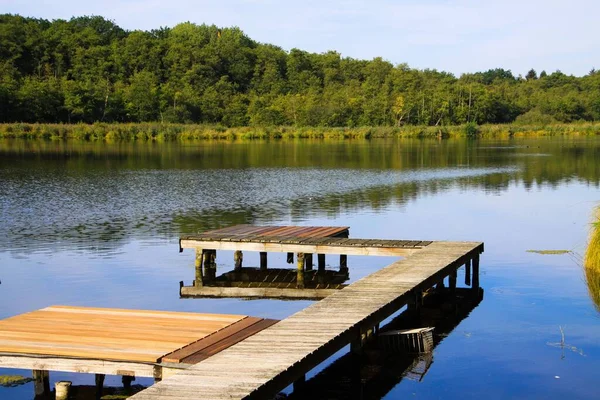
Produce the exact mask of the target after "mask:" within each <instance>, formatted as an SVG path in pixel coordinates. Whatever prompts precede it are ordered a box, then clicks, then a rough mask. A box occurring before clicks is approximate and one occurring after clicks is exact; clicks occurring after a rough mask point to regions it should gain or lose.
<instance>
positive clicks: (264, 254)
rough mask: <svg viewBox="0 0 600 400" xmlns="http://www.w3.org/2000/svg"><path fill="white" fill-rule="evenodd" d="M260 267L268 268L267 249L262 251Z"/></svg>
mask: <svg viewBox="0 0 600 400" xmlns="http://www.w3.org/2000/svg"><path fill="white" fill-rule="evenodd" d="M260 269H262V270H265V269H267V252H266V251H261V252H260Z"/></svg>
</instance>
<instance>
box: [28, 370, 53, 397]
mask: <svg viewBox="0 0 600 400" xmlns="http://www.w3.org/2000/svg"><path fill="white" fill-rule="evenodd" d="M32 376H33V390H34V393H35V397H36V398H42V397H46V396H49V395H50V374H49V373H48V371H44V370H40V369H34V370H33V375H32Z"/></svg>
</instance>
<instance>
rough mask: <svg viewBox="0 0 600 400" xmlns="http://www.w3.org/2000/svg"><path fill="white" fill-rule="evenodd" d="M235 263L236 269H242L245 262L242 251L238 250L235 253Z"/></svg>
mask: <svg viewBox="0 0 600 400" xmlns="http://www.w3.org/2000/svg"><path fill="white" fill-rule="evenodd" d="M233 261H234V262H235V269H236V270H240V269H242V264H243V262H244V253H243V252H242V251H241V250H237V251H236V252H235V253H233Z"/></svg>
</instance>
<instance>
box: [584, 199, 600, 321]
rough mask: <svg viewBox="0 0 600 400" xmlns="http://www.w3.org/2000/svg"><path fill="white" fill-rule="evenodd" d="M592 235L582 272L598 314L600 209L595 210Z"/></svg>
mask: <svg viewBox="0 0 600 400" xmlns="http://www.w3.org/2000/svg"><path fill="white" fill-rule="evenodd" d="M594 219H595V222H594V223H593V224H592V234H591V236H590V241H589V244H588V247H587V250H586V252H585V259H584V271H585V280H586V283H587V287H588V291H589V293H590V298H591V299H592V301H593V302H594V305H595V306H596V310H598V312H600V208H598V209H596V212H595V218H594Z"/></svg>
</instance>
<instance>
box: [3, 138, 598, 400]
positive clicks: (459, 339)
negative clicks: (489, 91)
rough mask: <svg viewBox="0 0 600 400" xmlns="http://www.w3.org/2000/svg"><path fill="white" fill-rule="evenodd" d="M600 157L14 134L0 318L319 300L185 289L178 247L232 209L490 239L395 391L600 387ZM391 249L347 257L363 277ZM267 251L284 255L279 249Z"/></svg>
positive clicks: (493, 392)
mask: <svg viewBox="0 0 600 400" xmlns="http://www.w3.org/2000/svg"><path fill="white" fill-rule="evenodd" d="M599 160H600V138H595V137H586V138H579V137H571V138H559V137H557V138H536V139H511V140H483V139H481V140H458V139H456V140H454V139H453V140H443V141H436V140H371V141H366V140H365V141H360V140H349V141H323V140H308V139H306V140H297V141H291V140H290V141H284V140H279V141H278V140H273V141H241V142H233V143H229V142H209V141H207V142H193V143H191V142H190V143H130V142H126V143H93V142H60V141H56V142H44V141H19V140H3V141H0V237H1V238H2V240H0V282H1V283H0V318H6V317H9V316H12V315H16V314H19V313H23V312H27V311H32V310H35V309H38V308H42V307H47V306H50V305H53V304H65V305H78V306H95V307H124V308H140V309H157V310H174V311H195V312H214V313H232V314H245V315H253V316H260V317H269V318H279V319H281V318H285V317H287V316H289V315H291V314H293V313H294V312H296V311H299V310H301V309H302V308H304V307H306V306H307V305H309V304H311V302H310V301H278V300H255V301H245V300H238V299H180V298H179V292H178V290H179V281H181V280H184V281H186V282H187V283H189V282H190V281H191V280H192V279H193V277H194V254H193V252H191V251H184V252H183V253H181V254H180V253H179V252H178V238H179V236H180V235H182V234H189V233H195V232H199V231H204V230H208V229H215V228H219V227H225V226H229V225H235V224H243V223H244V224H257V225H260V224H272V225H278V224H286V225H332V226H349V227H350V236H351V237H360V238H382V239H407V240H408V239H412V240H451V241H459V240H472V241H483V242H485V253H483V254H482V259H481V286H482V287H483V288H484V290H485V297H484V299H483V301H482V302H481V304H480V305H479V306H478V307H477V308H475V309H474V310H473V311H472V313H471V314H470V316H469V317H468V318H466V319H465V320H463V321H462V323H461V324H460V325H459V326H458V327H457V328H456V329H455V330H454V331H452V332H451V333H450V335H449V336H448V337H447V338H445V340H444V341H443V342H442V343H441V344H440V345H439V346H438V347H437V348H436V349H435V352H434V356H433V364H431V367H430V369H429V371H428V372H427V374H426V375H425V376H424V378H423V379H422V380H421V381H420V382H419V381H414V380H407V379H404V380H402V381H401V382H400V383H399V384H397V385H396V386H395V387H393V389H391V390H390V391H389V392H388V393H387V394H386V395H385V397H384V398H386V399H395V398H422V399H439V398H444V399H452V398H457V399H459V398H460V399H463V398H482V397H484V396H485V398H487V399H504V398H544V399H549V398H555V399H564V398H569V399H591V398H598V396H600V394H599V390H598V385H597V382H598V379H600V368H599V366H600V314H599V313H598V311H597V310H596V308H595V305H594V303H593V302H592V300H591V298H590V296H589V293H588V289H587V284H586V280H585V275H584V271H583V268H582V257H583V254H584V253H585V249H586V245H587V240H588V236H589V233H590V229H591V223H592V222H593V221H594V209H595V207H597V206H598V205H599V203H600V190H599V183H600V161H599ZM528 250H569V251H570V252H568V253H565V254H558V255H548V254H539V253H533V252H528ZM393 260H394V259H393V258H389V257H349V258H348V266H349V268H350V278H351V281H354V280H356V279H358V278H361V277H363V276H366V275H368V274H370V273H372V272H373V271H375V270H377V269H378V268H381V267H383V266H386V265H388V264H390V263H391V262H392V261H393ZM328 261H329V259H328ZM258 262H259V260H258V254H250V253H249V254H247V256H245V259H244V264H245V265H258ZM217 263H218V268H219V269H220V270H223V271H224V270H225V269H229V267H232V266H233V257H232V256H230V254H227V253H225V254H224V255H219V258H218V259H217ZM269 264H270V265H275V264H281V265H284V264H285V255H281V256H274V257H272V258H270V259H269ZM460 276H461V275H459V277H460ZM459 281H460V279H459ZM561 329H562V331H563V332H564V342H563V345H562V346H561V345H560V342H561ZM0 374H20V375H26V376H29V375H30V374H31V372H30V371H21V370H11V369H4V370H0ZM50 378H51V385H52V387H53V382H54V381H56V380H65V379H66V380H71V381H73V382H74V384H77V385H79V384H88V385H89V384H93V382H94V376H93V375H77V374H66V373H51V374H50ZM136 383H141V384H144V385H149V384H151V383H152V380H150V379H138V380H137V381H136ZM106 384H107V385H119V384H120V378H118V377H107V380H106ZM32 393H33V387H32V384H31V383H29V384H26V385H23V386H18V387H12V388H5V387H1V386H0V398H1V399H29V398H31V397H32ZM365 398H369V397H365Z"/></svg>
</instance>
